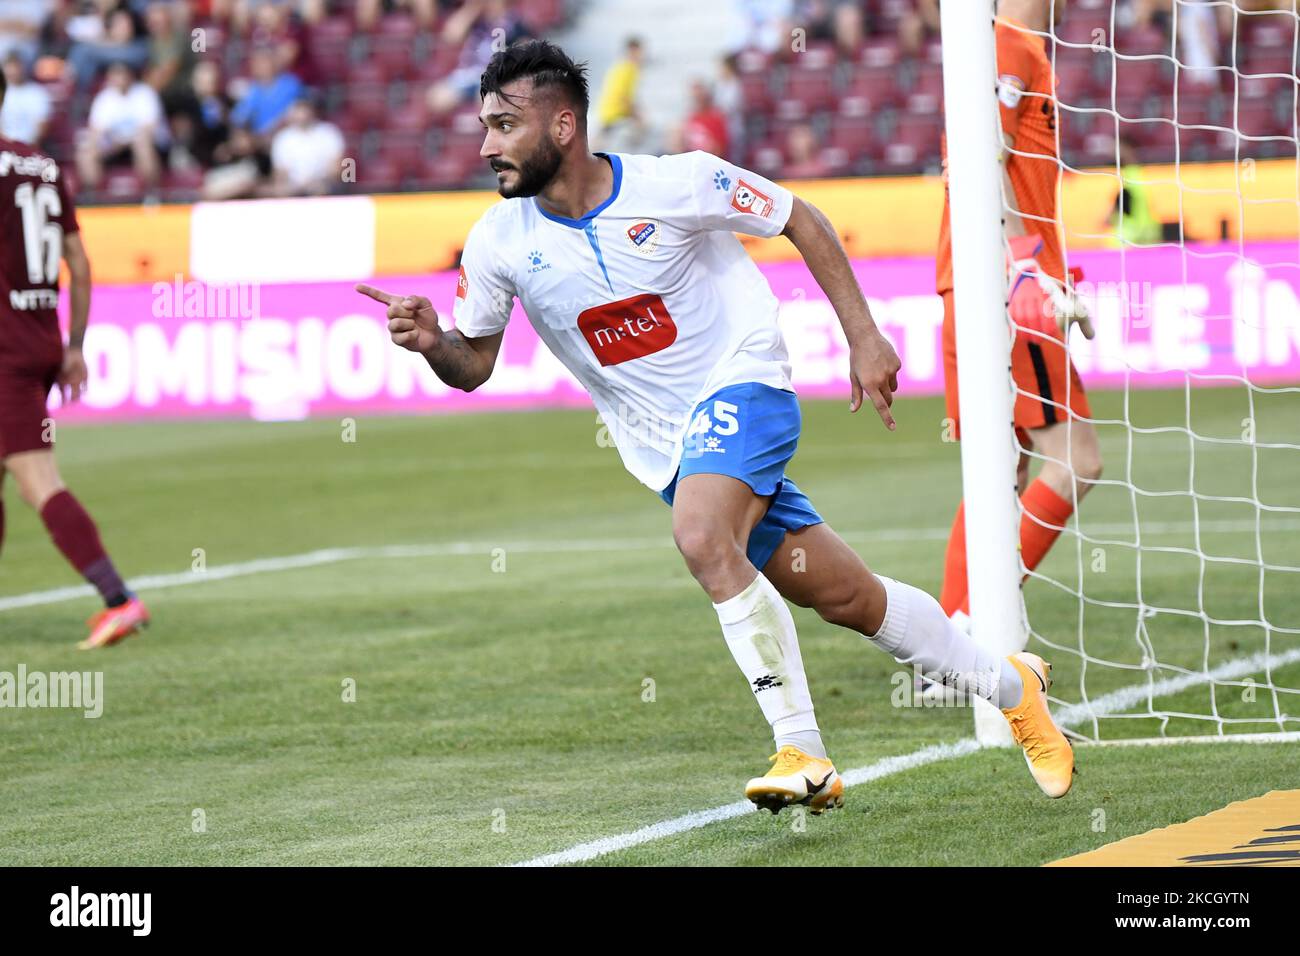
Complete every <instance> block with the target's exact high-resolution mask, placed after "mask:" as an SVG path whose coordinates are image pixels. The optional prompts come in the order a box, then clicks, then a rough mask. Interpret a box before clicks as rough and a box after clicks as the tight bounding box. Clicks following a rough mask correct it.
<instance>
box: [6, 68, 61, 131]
mask: <svg viewBox="0 0 1300 956" xmlns="http://www.w3.org/2000/svg"><path fill="white" fill-rule="evenodd" d="M3 69H4V74H5V82H6V83H7V84H8V85H9V92H8V93H6V94H5V99H4V105H3V106H0V137H3V138H4V139H13V140H17V141H18V142H20V143H27V144H29V145H31V146H36V145H37V144H39V143H40V141H41V140H42V139H44V138H45V128H46V127H47V126H48V125H49V122H50V94H49V93H47V92H46V91H45V87H43V86H41V84H39V83H34V82H32V81H30V80H28V79H27V69H26V67H24V66H23V58H22V56H21V55H19V53H18V52H17V51H10V53H9V54H8V55H6V56H5V58H4V66H3Z"/></svg>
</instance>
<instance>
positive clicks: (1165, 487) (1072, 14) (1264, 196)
mask: <svg viewBox="0 0 1300 956" xmlns="http://www.w3.org/2000/svg"><path fill="white" fill-rule="evenodd" d="M945 2H946V3H953V2H954V0H945ZM961 2H962V3H972V5H976V6H979V7H980V8H981V16H982V18H983V20H984V25H983V28H984V29H987V30H990V31H992V30H994V22H993V13H994V9H993V8H994V7H995V4H992V3H990V2H989V0H961ZM1045 3H1046V5H1047V6H1048V7H1049V8H1050V12H1049V14H1048V17H1047V19H1046V21H1045V22H1041V23H1039V24H1037V25H1036V26H1035V25H1026V23H1024V22H1020V21H1015V22H1014V23H1012V24H1010V25H1009V26H1010V28H1012V29H1014V30H1017V31H1021V32H1023V33H1028V34H1031V35H1033V36H1035V37H1037V38H1038V40H1040V41H1041V42H1042V44H1043V50H1044V52H1045V54H1046V56H1047V59H1048V60H1049V61H1050V63H1051V65H1052V71H1053V74H1054V78H1055V93H1054V95H1051V96H1043V95H1042V94H1036V93H1035V92H1033V90H1026V91H1025V92H1024V93H1023V96H1024V97H1025V98H1027V99H1032V98H1033V97H1035V96H1037V97H1038V99H1039V100H1040V101H1043V102H1044V112H1045V113H1046V112H1048V111H1050V110H1051V109H1053V108H1054V109H1055V111H1056V113H1055V121H1054V124H1053V125H1054V129H1055V139H1056V143H1055V156H1056V157H1059V158H1056V159H1053V160H1051V161H1052V162H1055V163H1057V164H1058V165H1059V169H1060V177H1061V178H1060V183H1059V186H1058V196H1059V205H1058V208H1059V209H1060V220H1061V222H1060V230H1061V236H1062V240H1063V252H1064V258H1065V264H1066V265H1067V266H1077V267H1081V269H1082V273H1083V276H1082V278H1081V279H1080V281H1078V282H1077V284H1076V289H1077V292H1078V294H1079V296H1080V298H1081V299H1082V300H1083V301H1084V303H1085V304H1086V305H1087V307H1088V309H1089V311H1090V314H1091V320H1092V323H1093V325H1094V326H1095V330H1096V334H1095V337H1094V338H1093V339H1091V340H1088V339H1086V338H1085V337H1084V336H1083V334H1082V332H1081V330H1080V329H1079V328H1078V327H1075V329H1074V331H1073V332H1072V334H1071V336H1070V340H1069V342H1070V356H1071V358H1072V360H1073V362H1074V364H1075V366H1076V368H1077V369H1078V371H1079V373H1080V374H1081V376H1082V381H1083V383H1084V391H1085V394H1086V404H1087V412H1086V414H1082V413H1081V412H1080V405H1079V403H1077V402H1076V401H1075V399H1076V398H1077V397H1078V396H1076V395H1073V394H1071V390H1072V389H1073V385H1072V384H1071V380H1070V379H1069V377H1068V376H1063V378H1064V381H1065V389H1064V394H1061V392H1060V390H1059V389H1058V391H1057V392H1056V393H1054V394H1052V395H1051V396H1050V398H1049V399H1047V400H1048V401H1049V402H1050V404H1051V405H1052V409H1051V414H1050V416H1049V417H1050V418H1051V419H1053V420H1055V421H1058V422H1061V423H1064V426H1065V429H1066V430H1068V431H1070V432H1071V435H1070V437H1071V439H1072V440H1071V441H1070V442H1069V443H1067V446H1066V447H1068V448H1069V449H1071V451H1069V452H1067V453H1066V461H1065V462H1064V464H1065V465H1067V466H1068V467H1070V469H1071V471H1073V472H1075V474H1076V477H1079V478H1080V479H1081V481H1080V483H1079V484H1078V485H1076V491H1075V492H1073V493H1072V495H1071V497H1072V499H1073V500H1072V501H1071V504H1072V505H1073V506H1074V512H1073V515H1072V516H1071V517H1070V518H1069V520H1068V522H1066V524H1065V525H1064V529H1063V531H1062V533H1061V535H1060V538H1059V539H1058V540H1057V541H1056V544H1055V546H1054V548H1053V549H1052V550H1051V551H1050V552H1049V553H1048V554H1047V556H1046V557H1045V558H1044V559H1043V560H1042V561H1041V563H1040V564H1038V566H1037V567H1034V568H1030V567H1027V566H1026V565H1025V563H1024V562H1023V560H1021V561H1020V567H1019V572H1020V574H1021V575H1027V577H1026V578H1025V582H1024V585H1023V590H1022V593H1021V594H1020V595H1016V596H1015V600H1017V601H1019V600H1021V599H1023V602H1024V604H1023V608H1024V611H1023V613H1024V625H1025V630H1026V636H1027V640H1028V648H1029V649H1030V650H1033V651H1035V652H1036V653H1039V654H1041V655H1042V656H1043V657H1045V658H1046V659H1048V660H1050V661H1051V662H1052V663H1053V665H1054V678H1055V686H1054V687H1053V689H1052V692H1051V696H1052V698H1053V701H1054V706H1055V708H1056V710H1057V712H1058V714H1059V715H1060V717H1061V719H1062V722H1063V724H1064V725H1066V728H1067V732H1071V733H1073V734H1075V735H1077V736H1079V737H1081V738H1085V739H1089V740H1094V741H1100V742H1109V741H1125V740H1132V741H1139V740H1141V741H1151V740H1160V739H1171V738H1185V737H1229V736H1233V735H1241V734H1270V735H1275V734H1282V733H1287V734H1298V733H1300V689H1298V688H1300V138H1298V136H1297V133H1298V129H1297V115H1298V108H1300V92H1298V90H1300V87H1298V82H1300V81H1297V51H1298V46H1297V44H1298V43H1300V18H1298V16H1297V11H1296V8H1295V0H1284V2H1279V0H1070V2H1069V3H1068V4H1065V5H1064V9H1063V10H1057V9H1055V8H1056V7H1058V6H1061V4H1062V0H1045ZM1016 6H1017V8H1019V7H1021V6H1025V5H1024V4H1017V5H1016ZM1030 6H1032V4H1030ZM1058 14H1059V16H1058ZM947 25H948V21H946V20H945V27H946V26H947ZM1007 28H1008V25H1004V26H1003V28H1002V29H1004V30H1005V29H1007ZM953 46H954V44H953V42H952V41H951V40H950V39H949V38H948V37H945V44H944V55H945V58H947V57H948V56H949V55H950V54H952V55H959V54H956V53H954V51H953ZM987 68H988V65H987V64H984V65H983V69H985V70H987ZM1001 70H1002V64H999V68H998V72H999V74H1000V73H1001ZM995 81H996V77H994V76H991V75H989V74H988V73H987V72H986V73H984V75H983V76H981V77H976V76H972V78H971V82H972V83H977V82H979V83H982V84H983V86H984V88H985V89H988V90H989V91H990V92H989V96H990V98H991V97H992V96H993V95H994V93H993V91H994V90H995V89H997V86H995ZM1049 101H1050V102H1049ZM1003 102H1004V103H1005V102H1006V99H1005V98H1004V99H1003ZM952 131H953V127H952V123H951V120H950V121H949V133H950V140H951V136H952ZM958 148H959V144H958V143H956V142H951V141H950V144H949V165H950V167H952V166H955V165H956V164H960V163H962V162H963V156H962V155H961V153H960V152H959V149H958ZM1026 150H1028V152H1027V151H1026ZM1033 152H1034V151H1033V149H1032V148H1030V147H1026V146H1024V144H1023V143H1022V141H1021V140H1019V139H1018V140H1017V142H1016V143H1015V144H1014V145H1013V146H1012V148H1011V155H1014V156H1016V157H1017V158H1018V159H1020V160H1021V161H1029V157H1030V156H1032V154H1033ZM1034 161H1037V162H1044V161H1045V160H1044V159H1043V157H1042V156H1041V155H1040V156H1038V158H1037V160H1034ZM999 194H1000V195H1002V196H1003V205H1004V208H1003V213H1004V215H1010V214H1011V208H1012V207H1011V203H1010V201H1009V199H1008V197H1007V196H1006V194H1005V190H1000V191H999ZM953 235H954V256H955V257H956V258H958V259H959V258H960V257H961V255H962V249H963V246H962V243H963V241H965V242H966V243H970V242H972V241H978V237H976V238H974V239H972V238H971V237H966V238H964V237H963V235H962V234H960V233H959V232H958V231H957V230H956V227H955V225H954V233H953ZM1004 242H1005V240H1004ZM1008 248H1009V247H1008ZM1004 288H1005V286H1004ZM960 292H961V290H960V289H958V294H959V295H960ZM957 315H958V320H957V321H958V324H959V327H960V323H961V322H962V321H963V319H962V312H961V310H960V306H959V307H958V311H957ZM999 321H1003V322H1004V323H1005V324H1006V326H1007V328H1008V330H1009V332H1010V335H1011V337H1012V338H1013V339H1014V338H1015V337H1017V336H1023V335H1026V334H1029V335H1033V334H1035V333H1026V332H1025V331H1024V330H1023V329H1018V328H1016V327H1015V325H1014V323H1012V322H1011V320H1010V318H1009V315H1008V314H1007V312H1006V310H1005V309H1004V310H1003V311H1002V317H1001V319H1000V320H999ZM959 348H960V345H959ZM964 360H965V353H962V352H959V364H960V363H961V362H962V361H964ZM1008 364H1010V363H1008ZM962 381H963V386H962V390H963V393H964V392H965V390H966V386H965V381H966V379H965V377H963V380H962ZM1010 387H1011V390H1012V392H1013V394H1012V402H1013V403H1016V402H1019V401H1022V400H1024V399H1025V398H1028V399H1030V400H1032V401H1035V402H1038V401H1042V400H1044V396H1043V395H1042V390H1041V389H1035V392H1034V394H1032V395H1028V394H1027V393H1026V392H1025V390H1024V389H1021V388H1017V387H1016V385H1015V384H1014V382H1012V383H1011V385H1010ZM964 403H965V397H964V394H963V406H962V409H963V419H965V418H966V414H967V412H966V408H967V406H966V404H964ZM1000 407H1001V408H1003V409H1005V406H1000ZM1003 421H1004V422H1005V418H1004V419H1003ZM1087 426H1090V427H1091V429H1092V430H1093V431H1094V432H1095V434H1096V436H1097V439H1098V444H1099V447H1100V452H1101V460H1102V466H1103V467H1102V471H1101V473H1100V476H1099V477H1096V478H1095V479H1094V480H1082V479H1087V478H1088V477H1089V476H1088V475H1087V474H1080V473H1081V471H1085V470H1086V469H1080V468H1077V467H1075V464H1076V463H1075V461H1074V460H1073V459H1074V456H1075V454H1076V452H1075V449H1078V448H1079V447H1080V445H1079V443H1078V442H1077V441H1075V440H1073V439H1076V438H1078V437H1079V436H1076V435H1074V434H1073V433H1074V431H1075V430H1079V429H1083V428H1085V427H1087ZM964 427H965V423H964V422H963V428H964ZM1026 435H1028V436H1032V435H1033V432H1032V431H1030V432H1028V433H1025V432H1019V433H1018V434H1017V437H1016V439H1015V448H1016V450H1017V452H1018V453H1019V454H1020V455H1022V456H1024V457H1025V458H1026V459H1027V460H1028V463H1029V476H1030V480H1031V481H1032V479H1033V476H1034V474H1035V473H1036V472H1037V471H1038V470H1039V469H1040V468H1041V467H1042V466H1044V465H1045V464H1047V460H1046V459H1047V455H1046V454H1045V453H1044V451H1043V449H1042V447H1041V445H1038V444H1035V443H1034V442H1033V440H1032V438H1026ZM965 453H966V450H964V454H965ZM966 493H967V508H968V510H969V509H970V507H971V499H970V480H969V472H967V492H966ZM1006 497H1008V498H1010V497H1012V496H1006ZM1011 510H1012V509H1010V508H1009V509H1008V513H1009V520H1014V521H1015V522H1016V523H1017V524H1020V523H1021V522H1023V521H1031V522H1034V521H1039V519H1038V518H1037V517H1036V516H1035V515H1033V514H1030V513H1029V512H1028V510H1027V509H1026V507H1025V505H1024V504H1023V503H1022V502H1021V501H1020V500H1019V499H1018V498H1017V499H1016V505H1015V507H1014V515H1010V512H1011ZM1039 523H1040V524H1041V521H1039ZM970 553H971V561H972V562H974V561H975V560H977V557H976V555H977V550H976V546H974V545H972V548H971V552H970ZM974 586H975V582H974V581H973V580H972V588H973V587H974ZM977 610H978V609H977ZM977 636H978V630H977Z"/></svg>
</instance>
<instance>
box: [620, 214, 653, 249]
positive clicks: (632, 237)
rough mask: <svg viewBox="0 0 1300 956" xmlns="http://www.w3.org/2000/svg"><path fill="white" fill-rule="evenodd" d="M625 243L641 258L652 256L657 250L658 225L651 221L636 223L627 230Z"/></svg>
mask: <svg viewBox="0 0 1300 956" xmlns="http://www.w3.org/2000/svg"><path fill="white" fill-rule="evenodd" d="M627 241H628V242H630V243H632V248H633V249H635V250H636V251H637V252H639V253H641V255H643V256H651V255H654V251H655V250H656V249H658V248H659V223H657V222H655V221H654V220H653V219H647V220H646V221H645V222H638V223H636V224H635V225H632V226H629V227H628V229H627Z"/></svg>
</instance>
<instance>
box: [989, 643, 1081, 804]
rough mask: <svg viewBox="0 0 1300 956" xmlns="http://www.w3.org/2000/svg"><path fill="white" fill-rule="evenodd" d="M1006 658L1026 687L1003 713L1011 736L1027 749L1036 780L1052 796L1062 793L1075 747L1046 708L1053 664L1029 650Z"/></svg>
mask: <svg viewBox="0 0 1300 956" xmlns="http://www.w3.org/2000/svg"><path fill="white" fill-rule="evenodd" d="M1007 660H1009V661H1010V662H1011V665H1012V666H1013V667H1014V668H1015V669H1016V671H1017V672H1018V673H1019V674H1020V679H1021V681H1023V682H1024V685H1025V689H1024V692H1023V693H1022V694H1021V696H1020V703H1019V704H1017V705H1016V706H1014V707H1004V708H1003V709H1002V715H1003V716H1004V717H1006V718H1007V722H1008V723H1010V724H1011V736H1013V737H1014V738H1015V739H1016V743H1018V744H1020V746H1021V747H1023V748H1024V750H1025V763H1027V764H1029V772H1030V774H1032V775H1033V778H1034V781H1035V782H1036V783H1037V784H1038V786H1039V787H1041V788H1042V790H1043V793H1045V794H1047V795H1048V796H1049V797H1063V796H1065V794H1066V792H1067V791H1069V789H1070V783H1071V781H1072V777H1073V774H1074V751H1073V750H1072V749H1071V747H1070V742H1069V741H1068V740H1066V739H1065V734H1063V733H1061V729H1060V728H1059V727H1057V726H1056V721H1054V720H1052V714H1051V712H1050V711H1049V710H1048V708H1047V689H1048V688H1049V687H1051V686H1052V665H1051V664H1049V663H1047V662H1046V661H1045V660H1043V659H1042V658H1041V657H1039V656H1038V655H1037V654H1030V653H1028V652H1027V651H1021V652H1020V653H1019V654H1012V655H1011V656H1010V657H1008V658H1007Z"/></svg>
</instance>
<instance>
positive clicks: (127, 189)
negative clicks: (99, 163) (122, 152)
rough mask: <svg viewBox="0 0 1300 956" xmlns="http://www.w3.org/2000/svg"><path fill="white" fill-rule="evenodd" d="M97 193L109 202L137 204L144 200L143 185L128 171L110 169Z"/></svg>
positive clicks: (138, 178) (137, 177)
mask: <svg viewBox="0 0 1300 956" xmlns="http://www.w3.org/2000/svg"><path fill="white" fill-rule="evenodd" d="M99 191H100V193H102V194H103V195H104V197H105V198H107V199H108V200H109V201H111V202H121V203H137V202H139V201H140V200H141V199H143V198H144V183H143V182H142V181H141V180H140V177H139V176H137V175H136V174H135V173H134V172H132V171H131V170H129V169H112V170H109V171H108V172H107V173H106V174H105V176H104V181H103V182H102V183H100V186H99Z"/></svg>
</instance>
